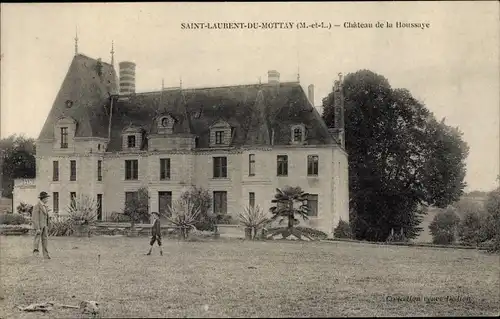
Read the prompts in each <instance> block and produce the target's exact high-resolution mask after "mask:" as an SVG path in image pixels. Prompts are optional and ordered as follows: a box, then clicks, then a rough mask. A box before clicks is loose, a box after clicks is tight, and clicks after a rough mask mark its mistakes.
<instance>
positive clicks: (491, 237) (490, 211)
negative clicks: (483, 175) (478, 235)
mask: <svg viewBox="0 0 500 319" xmlns="http://www.w3.org/2000/svg"><path fill="white" fill-rule="evenodd" d="M485 206H486V212H487V216H486V222H485V223H484V225H483V231H482V232H483V234H484V236H485V238H486V239H487V240H488V241H489V242H490V244H489V249H488V250H489V251H490V252H497V253H498V252H500V188H498V189H496V190H494V191H492V192H490V193H489V194H488V197H487V200H486V205H485Z"/></svg>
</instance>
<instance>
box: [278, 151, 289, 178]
mask: <svg viewBox="0 0 500 319" xmlns="http://www.w3.org/2000/svg"><path fill="white" fill-rule="evenodd" d="M287 175H288V156H287V155H278V176H287Z"/></svg>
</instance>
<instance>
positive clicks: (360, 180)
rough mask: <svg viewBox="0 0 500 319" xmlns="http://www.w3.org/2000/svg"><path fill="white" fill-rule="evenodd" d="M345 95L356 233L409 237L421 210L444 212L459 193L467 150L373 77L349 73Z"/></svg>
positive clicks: (420, 108) (330, 111)
mask: <svg viewBox="0 0 500 319" xmlns="http://www.w3.org/2000/svg"><path fill="white" fill-rule="evenodd" d="M343 90H344V97H345V111H344V114H345V132H346V133H345V134H346V135H345V139H346V149H347V152H348V154H349V196H350V207H351V216H350V219H351V223H352V226H353V230H354V236H355V237H356V238H358V239H366V240H376V241H384V240H386V239H387V237H388V235H389V234H390V231H391V229H396V230H398V229H403V230H404V234H405V236H406V237H407V238H410V239H411V238H415V237H416V236H417V235H418V233H419V232H420V231H421V230H422V229H421V228H420V227H418V225H419V224H420V222H421V221H422V218H423V215H424V214H425V207H426V206H428V205H434V206H437V207H442V208H444V207H446V206H447V205H448V204H450V203H452V202H455V201H456V200H458V199H459V197H460V196H461V195H462V193H463V188H464V187H465V183H464V177H465V158H466V156H467V154H468V146H467V145H466V143H465V142H464V141H463V140H462V133H461V132H460V131H459V130H458V128H453V127H449V126H447V125H446V124H445V123H444V119H443V120H442V121H437V120H436V119H435V117H434V115H433V114H432V113H431V112H429V110H427V108H426V107H425V105H423V103H421V102H420V101H418V100H417V99H415V98H414V97H413V96H412V95H411V93H410V92H409V91H408V90H405V89H393V88H391V86H390V84H389V82H388V80H387V79H386V78H384V77H383V76H381V75H378V74H376V73H374V72H371V71H368V70H360V71H358V72H356V73H352V74H349V75H347V76H346V77H345V79H344V82H343ZM333 102H334V96H333V92H332V93H330V94H329V95H328V96H327V97H326V98H325V99H324V100H323V107H324V113H323V118H324V120H325V122H326V123H327V124H328V126H333V124H334V103H333Z"/></svg>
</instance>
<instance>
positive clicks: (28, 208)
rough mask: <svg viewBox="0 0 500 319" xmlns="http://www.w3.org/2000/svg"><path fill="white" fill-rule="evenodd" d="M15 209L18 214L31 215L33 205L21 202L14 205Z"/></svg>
mask: <svg viewBox="0 0 500 319" xmlns="http://www.w3.org/2000/svg"><path fill="white" fill-rule="evenodd" d="M16 210H17V213H18V214H22V215H28V216H31V214H32V213H33V205H30V204H26V203H24V202H21V203H19V205H18V206H17V207H16Z"/></svg>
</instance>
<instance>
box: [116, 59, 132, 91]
mask: <svg viewBox="0 0 500 319" xmlns="http://www.w3.org/2000/svg"><path fill="white" fill-rule="evenodd" d="M119 66H120V95H127V94H133V93H135V63H134V62H129V61H123V62H120V63H119Z"/></svg>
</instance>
